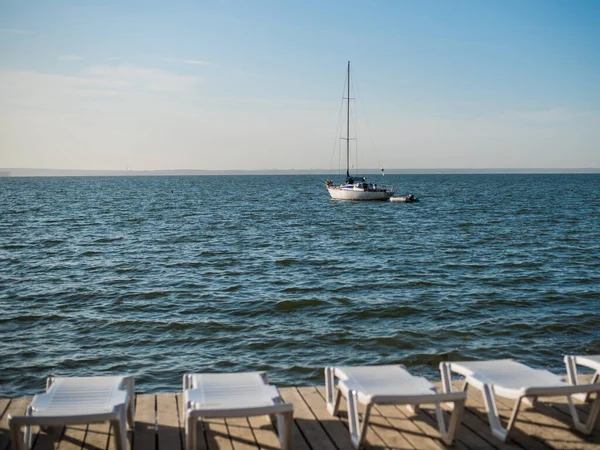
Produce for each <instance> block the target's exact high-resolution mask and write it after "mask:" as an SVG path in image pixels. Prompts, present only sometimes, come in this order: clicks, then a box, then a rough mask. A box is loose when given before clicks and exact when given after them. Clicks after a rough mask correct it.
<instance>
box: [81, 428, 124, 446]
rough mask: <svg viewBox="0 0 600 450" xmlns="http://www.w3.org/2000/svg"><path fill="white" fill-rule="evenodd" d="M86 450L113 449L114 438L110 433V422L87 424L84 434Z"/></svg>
mask: <svg viewBox="0 0 600 450" xmlns="http://www.w3.org/2000/svg"><path fill="white" fill-rule="evenodd" d="M84 448H85V449H86V450H105V449H107V448H109V449H114V448H116V447H115V444H114V440H113V439H111V435H110V424H109V423H108V422H103V423H92V424H90V425H88V427H87V432H86V434H85V447H84Z"/></svg>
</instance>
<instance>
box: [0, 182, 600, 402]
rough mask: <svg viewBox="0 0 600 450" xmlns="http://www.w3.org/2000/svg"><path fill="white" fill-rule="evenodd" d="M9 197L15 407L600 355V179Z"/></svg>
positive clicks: (16, 186)
mask: <svg viewBox="0 0 600 450" xmlns="http://www.w3.org/2000/svg"><path fill="white" fill-rule="evenodd" d="M325 178H326V177H325V176H229V177H209V176H206V177H122V178H121V177H114V178H101V177H100V178H2V179H0V311H1V318H0V397H6V396H17V395H25V394H31V393H34V392H39V391H40V390H42V389H43V386H44V379H45V377H46V376H47V375H49V374H57V375H75V374H77V375H92V374H98V375H99V374H118V373H132V374H135V375H136V383H137V389H138V390H139V391H141V392H142V391H145V392H151V391H159V390H169V391H174V390H178V389H180V386H181V376H182V375H183V374H184V373H186V372H191V371H193V372H200V371H234V370H267V371H268V372H269V375H270V378H271V379H272V380H273V381H274V382H275V383H278V384H280V385H291V384H299V385H303V384H316V383H322V368H323V367H324V366H325V365H329V364H371V363H404V364H406V365H407V366H409V368H410V369H411V370H412V371H413V372H414V373H417V374H424V375H426V376H429V377H431V378H434V379H437V378H439V375H438V373H437V365H438V363H439V362H440V361H441V360H446V359H450V360H453V359H454V360H458V359H465V358H504V357H514V358H517V359H518V360H521V361H524V362H526V363H529V364H531V365H533V366H536V367H545V368H549V369H551V370H553V371H555V372H564V369H563V366H562V356H563V355H564V354H565V353H600V175H598V174H569V175H516V174H511V175H497V174H496V175H404V176H390V177H389V178H388V177H387V176H386V181H387V182H388V183H390V182H394V184H396V187H397V190H398V191H399V192H402V193H404V192H412V193H413V194H415V195H417V196H418V197H420V198H421V202H420V203H417V204H404V203H350V202H336V201H332V200H330V199H329V197H328V194H327V192H326V190H325V186H324V180H325Z"/></svg>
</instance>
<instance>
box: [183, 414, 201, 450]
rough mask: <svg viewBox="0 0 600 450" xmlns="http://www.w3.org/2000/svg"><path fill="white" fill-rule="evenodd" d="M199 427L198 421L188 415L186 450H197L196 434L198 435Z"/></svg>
mask: <svg viewBox="0 0 600 450" xmlns="http://www.w3.org/2000/svg"><path fill="white" fill-rule="evenodd" d="M197 425H198V421H197V420H196V418H195V417H192V416H190V415H189V414H188V417H187V420H186V421H185V427H186V433H185V442H186V450H195V449H196V433H197V428H198V427H197Z"/></svg>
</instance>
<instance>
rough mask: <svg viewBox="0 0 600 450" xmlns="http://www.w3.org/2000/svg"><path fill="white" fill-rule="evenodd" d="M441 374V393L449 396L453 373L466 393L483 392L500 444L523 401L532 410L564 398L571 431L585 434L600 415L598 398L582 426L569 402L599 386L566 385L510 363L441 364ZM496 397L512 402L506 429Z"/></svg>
mask: <svg viewBox="0 0 600 450" xmlns="http://www.w3.org/2000/svg"><path fill="white" fill-rule="evenodd" d="M440 371H441V374H442V384H443V388H444V392H452V380H451V374H452V373H456V374H458V375H461V376H463V377H465V385H464V390H465V391H466V390H467V388H468V387H469V386H473V387H474V388H476V389H479V390H480V391H481V392H482V394H483V399H484V403H485V407H486V410H487V413H488V418H489V422H490V428H491V431H492V433H493V435H494V436H496V437H497V438H498V439H500V440H501V441H503V442H504V441H506V440H507V438H508V436H509V433H510V431H511V429H512V428H513V426H514V424H515V422H516V420H517V415H518V413H519V407H520V405H521V402H522V401H523V400H525V401H526V402H528V403H529V404H530V405H531V406H534V405H535V402H536V401H537V398H538V397H554V396H563V395H564V396H566V397H567V401H568V403H569V410H570V412H571V416H572V418H573V424H574V427H575V429H577V430H578V431H580V432H582V433H584V434H590V433H591V432H592V430H593V427H594V424H595V422H596V418H597V417H598V412H599V411H600V398H599V397H598V396H597V397H596V400H595V401H594V403H593V404H592V406H591V409H590V413H589V416H588V420H587V422H585V423H583V422H581V421H580V419H579V414H578V413H577V410H576V409H575V405H574V404H573V400H572V398H571V397H572V395H573V394H587V393H591V392H600V384H581V385H573V384H569V383H565V382H564V381H562V379H561V377H560V376H558V375H555V374H553V373H552V372H549V371H547V370H539V369H534V368H531V367H529V366H526V365H525V364H521V363H519V362H517V361H515V360H513V359H501V360H491V361H463V362H443V363H440ZM495 396H499V397H504V398H508V399H513V400H515V404H514V407H513V411H512V414H511V416H510V419H509V421H508V425H507V426H506V428H504V427H503V425H502V422H501V420H500V416H499V414H498V408H497V406H496V399H495Z"/></svg>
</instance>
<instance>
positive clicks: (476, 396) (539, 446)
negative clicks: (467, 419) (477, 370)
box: [467, 388, 551, 450]
mask: <svg viewBox="0 0 600 450" xmlns="http://www.w3.org/2000/svg"><path fill="white" fill-rule="evenodd" d="M467 407H468V408H469V411H471V412H472V413H473V414H475V415H477V416H478V417H479V418H480V419H481V420H482V421H483V422H484V423H485V425H486V426H485V428H486V429H485V431H484V430H482V431H481V434H480V436H481V437H482V438H484V439H485V440H486V441H488V442H489V443H490V444H491V445H494V446H501V445H502V443H501V442H500V440H499V439H497V438H495V437H494V436H493V435H492V431H491V429H490V425H489V421H488V414H487V412H486V410H485V405H484V402H483V396H482V395H481V392H480V391H479V390H477V389H474V388H469V390H468V399H467ZM497 407H498V413H499V414H500V417H501V419H502V420H503V421H504V425H506V423H507V421H508V419H509V418H510V414H511V412H512V409H511V408H510V407H508V406H507V405H506V404H504V403H498V404H497ZM515 425H516V426H517V427H516V428H514V427H513V429H512V430H511V433H510V437H509V442H508V443H507V444H508V445H513V446H519V447H521V448H524V449H527V450H548V449H549V448H551V447H549V446H548V445H546V444H545V443H543V442H541V441H539V440H538V439H536V438H535V437H533V436H530V435H529V434H527V433H526V430H524V429H522V428H520V427H519V423H517V424H515ZM503 448H507V447H503Z"/></svg>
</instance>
